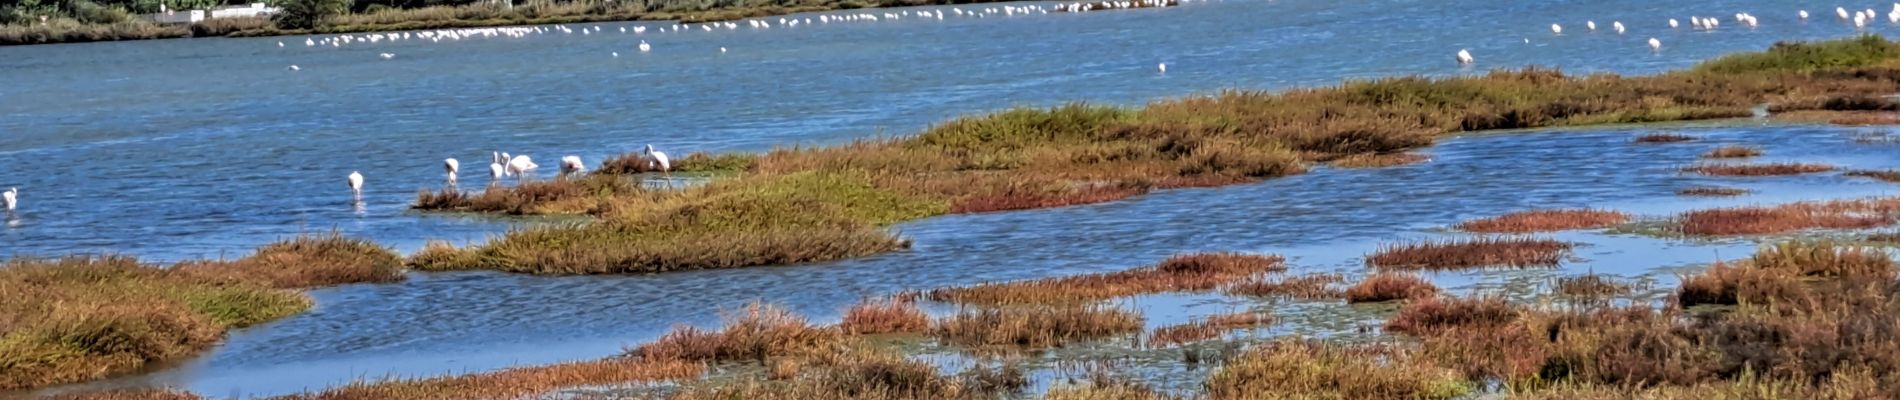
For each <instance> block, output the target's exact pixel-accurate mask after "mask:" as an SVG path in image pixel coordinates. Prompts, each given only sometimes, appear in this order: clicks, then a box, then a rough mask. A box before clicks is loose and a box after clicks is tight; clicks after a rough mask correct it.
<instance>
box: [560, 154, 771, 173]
mask: <svg viewBox="0 0 1900 400" xmlns="http://www.w3.org/2000/svg"><path fill="white" fill-rule="evenodd" d="M758 159H759V156H758V155H756V154H747V153H732V154H719V155H713V154H707V153H702V152H694V153H692V154H687V155H686V157H683V158H679V159H674V160H667V162H668V163H669V164H670V165H668V166H669V167H671V168H672V172H689V173H693V172H698V173H710V172H725V173H736V172H744V171H746V170H748V169H752V165H753V163H755V162H757V161H758ZM658 167H659V166H658V165H657V164H655V163H654V162H653V159H652V158H651V157H647V155H646V153H645V152H632V153H626V154H621V155H619V156H615V157H613V158H609V159H607V161H605V162H602V163H601V164H600V169H597V170H594V173H596V174H608V175H635V174H645V173H654V172H661V171H660V170H659V168H658Z"/></svg>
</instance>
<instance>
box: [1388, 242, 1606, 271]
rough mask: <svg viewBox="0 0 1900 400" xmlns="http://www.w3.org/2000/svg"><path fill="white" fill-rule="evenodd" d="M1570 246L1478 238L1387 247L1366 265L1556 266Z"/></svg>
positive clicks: (1443, 267)
mask: <svg viewBox="0 0 1900 400" xmlns="http://www.w3.org/2000/svg"><path fill="white" fill-rule="evenodd" d="M1572 246H1574V245H1572V244H1570V243H1565V242H1560V241H1556V240H1552V239H1540V238H1475V239H1463V240H1449V241H1427V242H1417V243H1408V244H1396V245H1392V244H1388V245H1384V246H1381V247H1380V249H1379V251H1376V252H1373V253H1372V254H1368V255H1366V265H1368V266H1371V267H1374V268H1384V269H1399V270H1446V269H1462V268H1485V267H1512V268H1530V267H1554V266H1557V265H1558V264H1559V263H1561V262H1563V258H1564V256H1565V255H1566V254H1569V253H1570V249H1571V247H1572Z"/></svg>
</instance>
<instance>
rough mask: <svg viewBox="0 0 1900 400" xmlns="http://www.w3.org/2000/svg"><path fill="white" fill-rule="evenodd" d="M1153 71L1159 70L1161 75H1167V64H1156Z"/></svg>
mask: <svg viewBox="0 0 1900 400" xmlns="http://www.w3.org/2000/svg"><path fill="white" fill-rule="evenodd" d="M1155 69H1158V70H1161V73H1163V74H1165V73H1168V63H1160V64H1156V65H1155Z"/></svg>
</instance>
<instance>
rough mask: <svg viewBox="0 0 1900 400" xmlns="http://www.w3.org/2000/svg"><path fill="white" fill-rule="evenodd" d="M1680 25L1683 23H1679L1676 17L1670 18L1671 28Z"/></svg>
mask: <svg viewBox="0 0 1900 400" xmlns="http://www.w3.org/2000/svg"><path fill="white" fill-rule="evenodd" d="M1678 26H1682V24H1679V23H1676V19H1675V18H1670V19H1669V27H1670V28H1675V27H1678Z"/></svg>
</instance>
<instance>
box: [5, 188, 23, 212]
mask: <svg viewBox="0 0 1900 400" xmlns="http://www.w3.org/2000/svg"><path fill="white" fill-rule="evenodd" d="M0 203H6V204H4V205H5V206H7V211H13V209H15V208H19V207H20V188H7V191H5V192H0Z"/></svg>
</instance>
